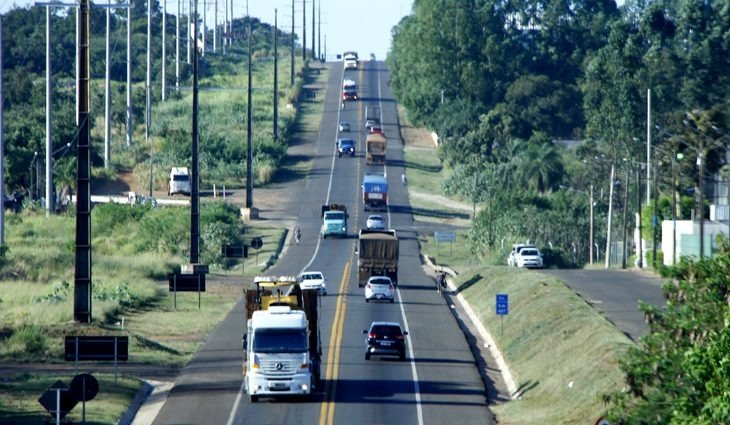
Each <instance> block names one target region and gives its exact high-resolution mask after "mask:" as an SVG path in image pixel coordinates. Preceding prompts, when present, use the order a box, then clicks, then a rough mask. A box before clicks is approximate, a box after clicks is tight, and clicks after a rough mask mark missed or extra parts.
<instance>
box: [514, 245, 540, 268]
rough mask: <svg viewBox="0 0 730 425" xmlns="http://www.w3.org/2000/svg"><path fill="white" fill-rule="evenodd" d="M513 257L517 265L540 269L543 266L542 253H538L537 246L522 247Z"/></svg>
mask: <svg viewBox="0 0 730 425" xmlns="http://www.w3.org/2000/svg"><path fill="white" fill-rule="evenodd" d="M515 258H516V259H517V267H524V268H536V269H540V268H542V266H543V264H542V254H540V251H538V250H537V248H532V247H530V248H528V247H525V248H522V249H521V250H520V252H518V253H517V255H515Z"/></svg>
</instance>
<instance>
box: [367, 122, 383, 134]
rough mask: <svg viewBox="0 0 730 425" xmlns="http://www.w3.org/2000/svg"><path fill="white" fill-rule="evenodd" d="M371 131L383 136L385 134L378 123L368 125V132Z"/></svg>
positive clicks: (370, 132)
mask: <svg viewBox="0 0 730 425" xmlns="http://www.w3.org/2000/svg"><path fill="white" fill-rule="evenodd" d="M373 133H377V134H382V135H383V136H385V132H384V131H383V128H382V127H381V126H380V124H373V125H371V126H370V130H369V131H368V134H373Z"/></svg>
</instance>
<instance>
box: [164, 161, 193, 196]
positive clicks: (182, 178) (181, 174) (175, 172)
mask: <svg viewBox="0 0 730 425" xmlns="http://www.w3.org/2000/svg"><path fill="white" fill-rule="evenodd" d="M191 190H192V189H191V186H190V173H188V167H172V170H170V183H169V185H168V187H167V195H168V196H172V195H174V194H176V193H182V194H183V195H188V196H190V192H191Z"/></svg>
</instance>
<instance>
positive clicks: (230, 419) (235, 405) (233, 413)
mask: <svg viewBox="0 0 730 425" xmlns="http://www.w3.org/2000/svg"><path fill="white" fill-rule="evenodd" d="M344 78H345V73H344V72H343V73H342V77H341V78H340V87H342V80H343V79H344ZM378 78H380V77H379V76H378ZM378 83H380V80H379V79H378ZM378 88H379V86H378ZM338 96H339V92H338ZM338 100H339V99H338ZM338 103H339V102H338ZM341 111H342V109H341V108H339V107H338V108H337V123H336V125H335V143H337V134H338V133H337V132H338V131H339V125H340V112H341ZM334 173H335V152H332V164H331V165H330V182H329V186H328V187H327V200H326V201H325V205H329V203H330V192H332V177H333V176H334ZM317 234H319V232H317ZM321 242H322V239H320V237H319V236H317V247H316V248H315V249H314V254H312V258H311V259H310V260H309V262H308V263H307V265H306V266H304V267H303V268H302V270H300V271H299V273H302V272H303V271H305V270H307V269H308V268H309V266H311V265H312V263H313V262H314V259H315V258H317V253H318V252H319V244H320V243H321ZM244 386H245V384H244V383H243V382H241V388H239V389H238V395H237V396H236V401H235V402H234V403H233V409H231V413H230V414H229V415H228V422H226V425H233V422H234V420H235V419H236V411H237V410H238V405H239V404H240V403H241V396H242V395H243V390H244ZM419 423H421V424H422V422H419Z"/></svg>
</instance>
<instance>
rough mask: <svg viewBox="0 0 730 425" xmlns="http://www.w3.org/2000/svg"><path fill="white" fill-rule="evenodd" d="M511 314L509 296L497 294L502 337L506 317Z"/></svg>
mask: <svg viewBox="0 0 730 425" xmlns="http://www.w3.org/2000/svg"><path fill="white" fill-rule="evenodd" d="M507 314H509V295H507V294H497V315H498V316H499V326H500V335H504V316H506V315H507Z"/></svg>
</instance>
